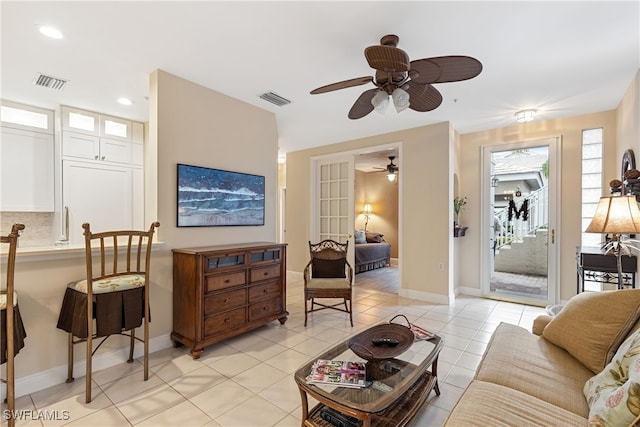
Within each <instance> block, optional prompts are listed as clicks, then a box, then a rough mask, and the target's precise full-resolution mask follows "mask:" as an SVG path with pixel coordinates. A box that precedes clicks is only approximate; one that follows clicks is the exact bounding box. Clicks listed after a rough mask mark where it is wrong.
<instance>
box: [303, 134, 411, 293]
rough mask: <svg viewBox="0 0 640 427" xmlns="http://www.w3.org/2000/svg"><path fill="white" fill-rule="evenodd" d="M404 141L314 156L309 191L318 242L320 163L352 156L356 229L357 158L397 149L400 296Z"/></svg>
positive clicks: (312, 230)
mask: <svg viewBox="0 0 640 427" xmlns="http://www.w3.org/2000/svg"><path fill="white" fill-rule="evenodd" d="M402 145H403V144H402V141H398V142H392V143H388V144H381V145H373V146H368V147H363V148H359V149H354V150H347V151H340V152H336V153H330V154H324V155H320V156H312V157H311V158H310V159H309V160H310V167H309V174H310V180H309V182H310V190H309V196H310V200H309V202H310V203H309V205H310V212H309V215H310V221H309V226H310V229H309V236H311V240H314V239H315V240H317V239H318V236H319V235H320V232H319V230H320V227H319V223H320V222H319V215H318V204H317V200H318V180H317V177H318V165H319V163H320V161H326V160H334V159H335V160H338V159H340V158H345V156H347V157H348V156H350V157H351V159H352V161H353V162H354V167H353V168H352V171H351V172H352V174H351V180H352V181H351V182H350V183H349V185H350V186H351V200H350V203H351V205H352V207H353V209H352V213H353V218H352V226H353V227H352V228H354V229H355V191H354V190H355V157H356V156H357V155H358V154H366V153H372V152H376V151H384V150H388V149H390V148H395V149H397V150H398V159H396V160H394V162H395V163H396V164H397V165H398V168H399V169H398V178H397V179H398V182H397V184H396V185H398V287H399V289H398V294H401V292H402V283H403V282H402V271H403V265H402V264H403V256H402V241H403V226H402V223H403V221H402V217H403V191H402V188H403V182H404V178H403V171H404V168H403V167H402V159H403V150H402ZM349 242H350V243H349V246H351V247H353V245H354V238H353V235H352V236H351V237H350V238H349ZM349 252H350V254H351V255H350V257H349V263H351V265H354V262H355V250H354V251H349ZM355 280H356V277H355V275H354V284H355Z"/></svg>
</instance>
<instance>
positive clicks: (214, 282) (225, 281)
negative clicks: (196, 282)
mask: <svg viewBox="0 0 640 427" xmlns="http://www.w3.org/2000/svg"><path fill="white" fill-rule="evenodd" d="M244 284H245V272H244V271H238V272H237V273H229V274H225V275H221V276H208V277H207V286H206V289H205V292H211V291H217V290H219V289H224V288H230V287H232V286H238V285H244Z"/></svg>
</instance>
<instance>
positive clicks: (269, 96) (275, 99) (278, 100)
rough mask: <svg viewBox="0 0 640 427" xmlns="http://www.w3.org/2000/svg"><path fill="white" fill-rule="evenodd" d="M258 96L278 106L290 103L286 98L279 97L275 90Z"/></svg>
mask: <svg viewBox="0 0 640 427" xmlns="http://www.w3.org/2000/svg"><path fill="white" fill-rule="evenodd" d="M260 98H262V99H264V100H265V101H268V102H270V103H272V104H275V105H277V106H278V107H282V106H283V105H287V104H291V101H289V100H288V99H287V98H283V97H281V96H280V95H278V94H277V93H275V92H265V93H263V94H262V95H260Z"/></svg>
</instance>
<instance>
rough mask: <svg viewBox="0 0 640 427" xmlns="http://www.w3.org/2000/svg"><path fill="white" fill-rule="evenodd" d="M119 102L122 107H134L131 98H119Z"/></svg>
mask: <svg viewBox="0 0 640 427" xmlns="http://www.w3.org/2000/svg"><path fill="white" fill-rule="evenodd" d="M118 102H119V103H120V104H122V105H132V104H133V101H132V100H130V99H129V98H118Z"/></svg>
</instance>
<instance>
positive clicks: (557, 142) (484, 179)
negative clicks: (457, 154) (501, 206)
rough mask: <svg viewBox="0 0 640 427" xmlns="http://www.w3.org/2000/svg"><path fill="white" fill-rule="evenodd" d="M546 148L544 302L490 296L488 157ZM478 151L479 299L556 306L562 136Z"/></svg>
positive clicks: (559, 248) (481, 148)
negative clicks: (479, 176) (480, 296)
mask: <svg viewBox="0 0 640 427" xmlns="http://www.w3.org/2000/svg"><path fill="white" fill-rule="evenodd" d="M543 145H547V146H548V147H549V181H548V182H549V234H550V236H549V245H548V248H549V249H548V261H547V262H548V271H547V300H540V299H534V298H526V297H520V296H515V295H514V296H513V297H509V296H505V297H501V296H497V295H495V294H492V293H491V292H490V284H491V271H492V267H491V264H492V259H491V257H492V253H491V251H490V250H488V248H489V246H490V245H489V243H487V242H489V241H490V240H491V239H492V236H491V226H492V225H493V213H491V212H490V207H491V203H490V201H489V198H490V196H491V153H493V152H497V151H508V150H516V149H522V148H530V147H540V146H543ZM480 150H481V183H482V184H481V203H480V209H481V210H480V224H481V227H480V259H481V262H480V278H481V286H480V290H481V292H482V295H483V297H485V298H491V299H502V300H507V301H515V302H520V303H525V304H530V305H548V304H557V303H558V301H560V286H559V284H560V255H561V248H562V246H561V239H560V236H561V234H562V233H560V232H559V226H560V218H561V208H562V203H561V200H562V199H561V185H560V184H561V182H560V181H561V180H560V178H561V175H560V165H561V164H562V158H561V157H562V136H555V137H549V138H542V139H529V140H523V141H518V142H513V143H504V144H490V145H483V146H482V147H480Z"/></svg>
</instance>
